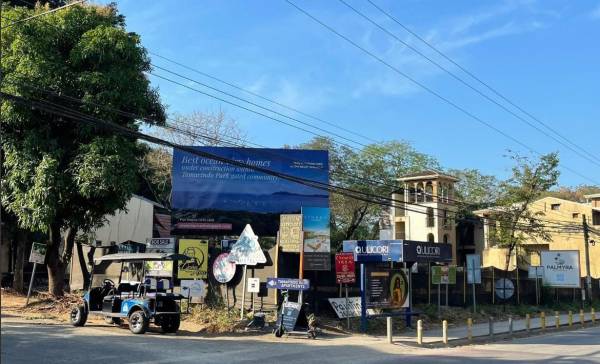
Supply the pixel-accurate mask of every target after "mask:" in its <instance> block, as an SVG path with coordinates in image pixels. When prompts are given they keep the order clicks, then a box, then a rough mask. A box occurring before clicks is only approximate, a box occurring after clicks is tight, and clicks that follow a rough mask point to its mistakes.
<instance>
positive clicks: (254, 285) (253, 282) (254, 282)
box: [248, 278, 260, 293]
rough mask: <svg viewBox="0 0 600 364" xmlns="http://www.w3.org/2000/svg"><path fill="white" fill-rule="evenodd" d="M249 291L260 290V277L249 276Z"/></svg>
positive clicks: (256, 291)
mask: <svg viewBox="0 0 600 364" xmlns="http://www.w3.org/2000/svg"><path fill="white" fill-rule="evenodd" d="M248 292H250V293H258V292H260V278H248Z"/></svg>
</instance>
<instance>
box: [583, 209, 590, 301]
mask: <svg viewBox="0 0 600 364" xmlns="http://www.w3.org/2000/svg"><path fill="white" fill-rule="evenodd" d="M588 229H589V228H588V224H587V220H586V218H585V215H583V240H584V241H585V244H584V245H585V270H586V272H587V274H586V277H585V283H586V284H585V286H586V290H587V292H586V293H587V298H588V299H589V300H590V301H591V300H592V273H591V272H590V234H589V230H588Z"/></svg>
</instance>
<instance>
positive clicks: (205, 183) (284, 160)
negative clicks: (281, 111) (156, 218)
mask: <svg viewBox="0 0 600 364" xmlns="http://www.w3.org/2000/svg"><path fill="white" fill-rule="evenodd" d="M193 148H194V149H196V150H198V152H202V153H209V154H211V155H216V156H218V157H221V158H226V159H229V160H234V161H237V162H239V163H243V164H246V165H248V166H249V167H258V168H263V169H268V170H270V171H273V172H276V173H281V174H285V175H289V176H293V177H298V178H303V179H307V180H311V181H316V182H319V183H325V184H327V183H329V163H328V162H329V161H328V160H329V156H328V152H327V151H320V150H299V149H267V148H229V147H205V146H203V147H193ZM172 180H173V189H172V195H171V201H172V202H171V204H172V208H173V229H174V231H176V232H177V234H185V233H187V234H191V233H196V234H198V233H218V234H221V235H235V234H239V233H240V232H241V231H242V229H243V228H244V225H245V224H246V223H251V224H252V226H254V228H255V230H256V232H257V233H258V234H260V235H261V236H275V235H276V233H277V227H278V225H279V215H280V214H297V213H299V212H300V210H301V207H302V206H315V207H327V206H329V194H328V192H327V191H323V190H321V189H318V188H315V187H312V186H307V185H304V184H300V183H297V182H292V181H289V180H286V179H283V178H280V177H277V176H274V175H271V174H266V173H263V172H259V171H256V170H255V169H252V168H247V167H238V166H234V165H231V164H228V163H225V162H222V161H218V160H214V159H210V158H208V157H201V156H198V155H196V154H192V153H189V152H185V151H182V150H179V149H175V150H174V151H173V169H172Z"/></svg>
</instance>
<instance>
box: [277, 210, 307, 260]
mask: <svg viewBox="0 0 600 364" xmlns="http://www.w3.org/2000/svg"><path fill="white" fill-rule="evenodd" d="M301 246H302V215H301V214H282V215H281V217H280V219H279V248H280V249H281V251H282V252H289V253H300V247H301Z"/></svg>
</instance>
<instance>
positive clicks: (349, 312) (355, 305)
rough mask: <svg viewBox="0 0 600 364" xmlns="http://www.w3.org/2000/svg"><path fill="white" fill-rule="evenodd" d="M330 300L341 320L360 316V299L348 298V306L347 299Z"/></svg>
mask: <svg viewBox="0 0 600 364" xmlns="http://www.w3.org/2000/svg"><path fill="white" fill-rule="evenodd" d="M328 300H329V303H330V304H331V307H333V310H334V311H335V313H336V315H337V316H338V317H339V318H346V317H359V316H360V307H361V306H360V297H348V306H346V298H328Z"/></svg>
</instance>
